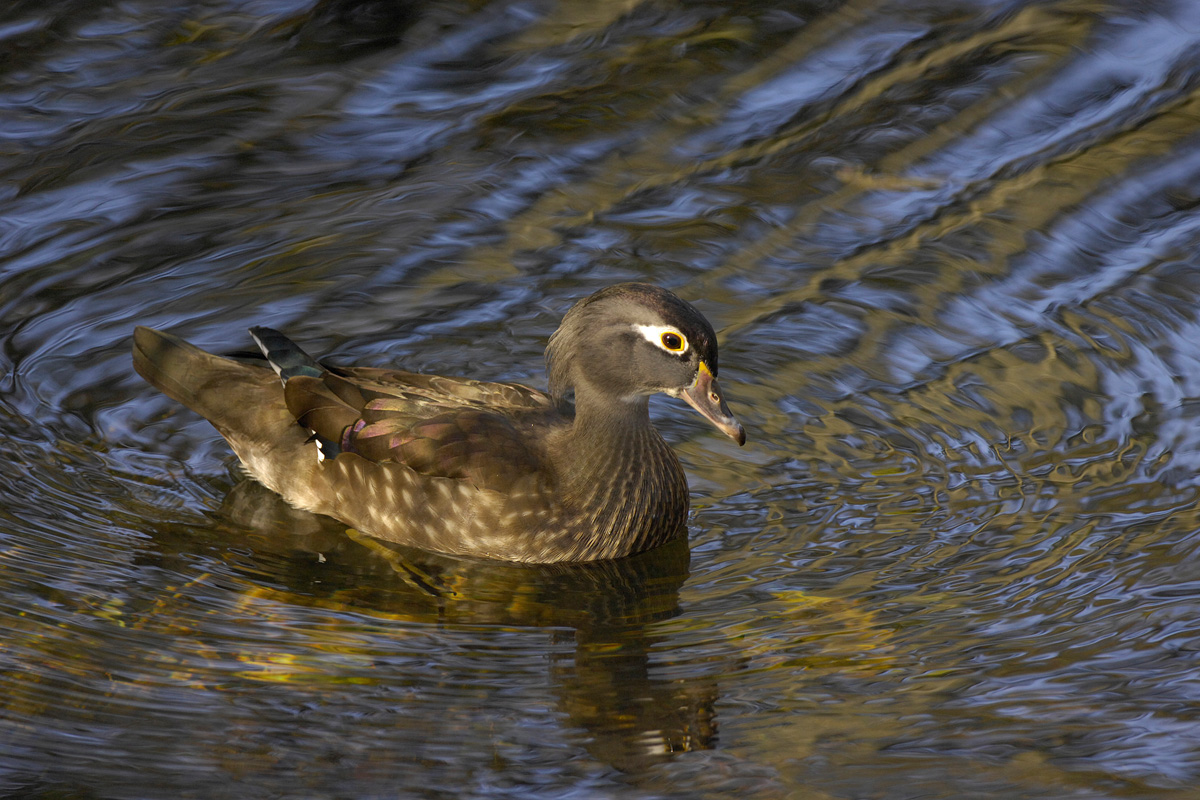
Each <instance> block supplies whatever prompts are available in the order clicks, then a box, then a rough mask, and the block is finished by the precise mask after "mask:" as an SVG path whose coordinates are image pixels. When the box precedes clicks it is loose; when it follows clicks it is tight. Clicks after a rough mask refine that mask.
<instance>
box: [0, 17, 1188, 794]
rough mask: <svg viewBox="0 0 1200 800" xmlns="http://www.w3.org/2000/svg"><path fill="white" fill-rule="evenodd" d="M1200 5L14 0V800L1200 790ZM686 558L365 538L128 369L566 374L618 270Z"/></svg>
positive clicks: (6, 231)
mask: <svg viewBox="0 0 1200 800" xmlns="http://www.w3.org/2000/svg"><path fill="white" fill-rule="evenodd" d="M1198 119H1200V6H1197V5H1196V4H1194V3H1190V2H1186V0H1177V2H1156V3H1132V2H1127V3H1108V4H1105V3H1097V2H1090V1H1089V2H1078V1H1071V0H1060V1H1059V2H1042V3H1019V2H987V1H986V0H978V1H977V2H950V1H949V0H931V2H928V3H924V4H913V3H903V2H882V1H880V2H870V1H869V0H860V1H859V2H796V3H744V4H736V3H727V4H723V5H722V4H703V3H687V4H680V3H673V2H642V3H633V2H630V3H608V4H595V3H575V2H570V1H569V0H564V1H563V2H559V3H553V2H542V3H538V2H508V3H505V2H493V3H484V2H458V3H453V2H428V3H423V4H422V3H412V4H408V5H405V6H404V7H403V8H401V9H399V10H397V9H394V8H392V7H391V5H390V4H386V3H379V4H369V3H366V4H353V3H348V2H319V3H313V2H311V1H309V2H305V1H304V0H295V2H284V1H283V0H278V1H275V0H261V1H259V2H254V1H253V0H252V1H250V2H242V3H235V2H230V1H229V0H211V1H210V2H204V3H190V4H189V3H176V4H173V5H172V4H164V3H161V2H149V1H148V0H140V1H139V0H133V1H131V2H122V3H114V2H69V1H63V2H50V3H45V2H43V3H27V2H17V3H10V4H9V5H8V6H6V8H5V9H4V10H3V11H0V342H2V344H3V348H2V350H0V365H2V366H3V378H2V380H0V436H2V437H3V442H4V446H3V456H4V457H3V459H0V564H2V568H0V794H3V795H4V796H13V797H35V798H47V799H48V798H66V797H71V798H158V797H205V798H211V797H238V798H247V797H276V798H278V797H289V798H290V797H296V798H301V797H304V798H309V797H358V798H365V797H389V798H390V797H447V798H465V797H471V798H501V797H521V798H529V797H545V798H594V797H614V798H615V797H621V798H659V797H678V798H684V797H686V798H724V797H730V796H736V797H741V798H746V800H750V799H751V798H754V799H756V800H757V799H758V798H792V797H802V798H873V799H874V798H879V799H881V800H892V799H893V798H896V799H899V798H917V797H921V798H930V797H936V798H955V799H956V800H958V799H960V798H996V797H1004V798H1055V799H1056V800H1058V799H1059V798H1088V800H1092V799H1093V798H1142V797H1147V798H1159V797H1164V798H1169V797H1181V798H1183V797H1194V796H1195V789H1194V787H1195V785H1196V784H1197V782H1198V781H1200V724H1197V722H1198V720H1197V710H1196V709H1197V708H1200V705H1198V701H1200V679H1198V678H1197V675H1200V670H1198V661H1200V623H1197V622H1196V620H1197V619H1200V567H1197V566H1196V565H1197V564H1200V557H1198V556H1200V552H1198V551H1200V519H1198V518H1197V511H1196V500H1197V493H1198V487H1197V479H1196V473H1197V471H1198V468H1200V433H1198V432H1200V424H1198V423H1200V419H1198V417H1200V403H1198V402H1197V398H1200V355H1198V352H1200V351H1198V350H1197V348H1196V346H1195V342H1196V341H1197V340H1198V339H1200V319H1198V312H1197V309H1200V273H1198V272H1197V270H1196V267H1195V253H1196V251H1197V246H1198V245H1200V216H1197V214H1196V213H1195V209H1196V206H1197V204H1198V202H1200V201H1198V199H1197V197H1198V195H1197V190H1196V187H1197V186H1198V185H1200V127H1198V125H1197V120H1198ZM628 279H641V280H651V281H654V282H658V283H661V284H663V285H667V286H669V287H672V288H674V289H676V290H677V291H678V292H680V293H681V294H682V295H684V296H685V297H687V298H689V299H692V300H693V301H695V302H696V304H697V305H698V306H699V307H700V308H701V309H702V310H703V311H704V312H705V313H706V314H707V315H708V316H709V318H710V319H711V320H712V322H713V323H714V326H715V327H716V328H717V329H718V331H720V332H721V337H722V351H721V382H722V385H723V386H724V388H725V390H726V392H727V394H728V395H729V397H730V401H731V405H732V406H733V408H734V411H735V413H737V414H738V416H739V417H740V419H741V420H742V422H743V423H744V424H746V427H747V432H748V434H749V439H750V443H749V444H748V445H747V447H746V448H744V449H738V448H737V447H736V446H735V445H734V444H732V443H731V442H729V441H728V440H726V439H725V438H724V437H722V436H721V434H720V433H718V432H716V431H714V430H712V429H711V428H710V427H709V426H707V425H705V424H704V423H703V421H702V420H700V419H699V418H698V417H696V416H695V415H694V414H692V413H691V412H690V411H689V410H688V409H686V407H684V406H682V404H679V403H676V402H674V401H669V400H659V401H656V403H655V406H654V414H655V417H656V420H657V422H658V425H659V427H660V429H661V430H662V431H663V432H664V434H665V435H666V436H667V437H668V439H670V441H671V442H672V443H673V444H675V446H676V448H677V450H678V452H679V453H680V455H681V458H682V459H683V461H684V463H685V466H686V468H687V470H688V474H689V478H690V480H691V481H692V485H693V506H694V511H695V513H694V516H693V518H692V520H691V525H690V540H689V542H688V544H689V547H677V548H669V549H667V550H664V551H661V552H655V553H649V554H646V555H644V556H641V557H639V558H636V559H631V560H629V561H626V562H620V563H616V564H608V565H594V566H589V567H576V568H556V569H538V568H527V567H524V568H523V567H516V566H510V565H488V564H480V563H474V562H461V561H455V560H452V559H443V558H437V557H434V556H429V555H425V554H420V553H415V552H406V551H400V550H394V549H388V548H384V547H382V546H380V545H379V544H378V543H375V542H372V541H371V540H369V539H362V538H361V537H360V538H355V537H351V536H347V535H346V533H345V532H344V531H343V530H342V529H341V528H339V527H338V526H337V525H336V524H335V523H332V522H330V521H328V520H322V519H317V518H314V517H310V516H306V515H302V514H296V513H293V512H290V511H289V510H288V509H286V508H285V507H282V506H281V505H280V504H279V503H277V502H276V501H275V500H274V499H273V498H272V497H271V496H270V495H267V494H264V493H263V492H262V491H261V490H259V489H257V488H256V487H254V486H253V485H248V484H244V483H242V482H241V480H240V478H239V476H238V473H237V470H236V468H235V466H234V464H233V461H232V456H231V455H230V453H229V451H228V449H227V448H226V447H225V445H224V444H223V443H222V442H221V440H220V439H219V437H217V435H216V434H215V433H214V432H213V431H212V429H211V428H210V427H209V426H208V425H207V424H206V423H204V422H202V421H200V420H198V419H197V418H196V417H194V416H193V415H191V414H190V413H188V412H186V411H184V410H182V409H180V408H178V407H177V406H176V405H175V404H173V403H171V402H170V401H168V400H166V399H165V398H163V397H161V396H159V395H158V394H157V393H155V392H154V391H153V390H152V389H150V388H149V387H148V386H146V385H145V384H143V383H142V382H141V381H140V380H139V379H138V378H137V377H136V376H135V375H134V374H133V372H132V369H131V367H130V363H129V355H128V353H129V337H130V334H131V331H132V328H133V326H134V325H136V324H147V325H152V326H155V327H162V328H167V329H170V330H172V331H174V332H177V333H180V334H182V335H184V336H186V337H187V338H189V339H192V340H193V341H196V342H197V343H198V344H201V345H203V346H206V347H208V348H212V349H216V350H218V351H234V350H240V349H245V348H246V347H247V346H248V345H249V344H250V341H249V338H248V336H247V334H246V333H245V329H246V328H247V327H248V326H249V325H252V324H266V325H271V326H273V327H277V328H280V329H283V330H285V331H287V332H288V333H289V335H291V336H293V337H294V338H295V339H296V340H298V341H301V342H303V343H304V344H305V345H306V346H308V347H309V348H310V349H311V350H312V351H313V352H315V353H318V354H322V355H330V356H332V357H333V358H334V359H335V360H337V361H340V362H342V363H362V364H376V365H385V364H398V365H403V366H405V367H406V368H409V369H418V370H427V371H438V372H444V373H447V374H461V375H471V376H477V377H486V378H496V379H505V380H515V381H523V382H529V383H531V384H534V385H543V381H544V375H543V371H542V361H541V357H542V349H543V347H544V345H545V340H546V338H547V336H548V335H549V334H550V332H551V331H552V330H553V329H554V327H555V325H556V324H557V321H558V319H559V317H560V316H561V314H562V313H563V312H564V311H565V310H566V308H568V307H569V305H570V304H571V302H573V301H574V300H575V299H577V298H579V297H581V296H584V295H586V294H588V293H590V292H592V291H594V290H596V289H598V288H600V287H602V286H604V285H608V284H610V283H614V282H617V281H620V280H628Z"/></svg>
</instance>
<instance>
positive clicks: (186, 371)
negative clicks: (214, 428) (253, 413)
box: [133, 326, 271, 420]
mask: <svg viewBox="0 0 1200 800" xmlns="http://www.w3.org/2000/svg"><path fill="white" fill-rule="evenodd" d="M133 368H134V369H135V370H137V373H138V374H139V375H141V376H142V377H143V378H145V379H146V381H147V382H148V383H149V384H150V385H152V386H154V387H155V388H157V389H158V390H159V391H160V392H162V393H163V394H165V395H166V396H167V397H170V398H171V399H173V400H176V401H178V402H180V403H183V404H184V405H185V406H187V407H188V408H190V409H192V410H193V411H195V412H196V413H197V414H200V415H201V416H202V417H205V418H207V419H209V420H214V419H217V418H220V417H222V416H230V414H229V407H231V406H236V405H237V404H236V403H235V402H231V398H230V395H231V394H236V393H237V391H238V389H239V387H240V385H241V384H243V383H246V382H247V380H250V381H251V382H253V381H254V377H253V376H255V375H270V374H271V373H269V372H267V371H266V370H264V369H262V368H261V367H253V366H250V365H247V364H241V363H238V362H237V361H231V360H230V359H228V358H222V357H221V356H217V355H213V354H212V353H207V352H205V351H203V350H201V349H200V348H199V347H196V346H195V345H193V344H190V343H189V342H185V341H184V340H183V339H180V338H179V337H178V336H174V335H172V334H169V333H164V332H163V331H156V330H154V329H153V328H146V327H142V326H138V327H137V328H136V329H135V330H134V332H133Z"/></svg>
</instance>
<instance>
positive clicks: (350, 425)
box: [284, 368, 557, 491]
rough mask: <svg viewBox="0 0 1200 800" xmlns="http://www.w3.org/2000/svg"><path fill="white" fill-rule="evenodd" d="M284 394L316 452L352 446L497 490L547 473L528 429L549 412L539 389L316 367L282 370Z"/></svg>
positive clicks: (534, 429)
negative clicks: (308, 371) (302, 371)
mask: <svg viewBox="0 0 1200 800" xmlns="http://www.w3.org/2000/svg"><path fill="white" fill-rule="evenodd" d="M284 398H285V401H286V403H287V407H288V410H289V411H290V412H291V413H292V415H293V416H295V418H296V421H297V422H298V423H300V424H301V425H303V426H304V427H305V428H307V429H308V430H309V431H311V432H312V434H313V437H314V439H315V440H316V441H317V443H318V446H319V447H320V450H321V453H322V455H323V456H324V457H326V458H328V457H334V458H336V457H337V456H338V455H339V454H341V453H354V454H356V455H359V456H361V457H363V458H365V459H368V460H370V461H373V462H375V463H387V462H394V463H398V464H403V465H405V466H407V467H408V468H410V469H412V470H414V471H416V472H418V473H420V474H422V475H426V476H429V477H438V478H454V479H460V480H466V481H470V482H471V483H472V484H474V485H475V486H476V487H478V488H481V489H493V490H497V491H507V490H509V489H511V488H512V487H513V486H514V485H516V484H517V483H518V482H519V481H523V480H525V479H526V478H528V477H529V476H531V475H537V474H538V473H541V474H543V475H544V476H545V477H549V461H548V458H547V456H546V453H545V451H544V449H543V447H542V446H541V445H540V443H539V437H538V436H537V433H538V432H539V431H544V430H545V429H546V428H547V427H548V426H549V425H550V424H552V422H553V420H554V418H555V417H556V415H557V411H556V408H555V405H554V402H553V401H552V400H551V398H550V397H549V396H548V395H546V394H544V393H542V392H539V391H537V390H535V389H530V388H529V387H526V386H521V385H519V384H507V383H488V382H483V381H473V380H467V379H457V378H446V377H441V376H434V375H422V374H419V373H412V372H405V371H403V370H383V369H371V368H350V369H341V368H326V369H325V371H324V372H322V373H321V374H320V375H297V376H294V377H290V378H288V379H287V380H286V381H285V383H284Z"/></svg>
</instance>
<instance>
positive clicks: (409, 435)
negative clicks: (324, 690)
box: [134, 284, 745, 562]
mask: <svg viewBox="0 0 1200 800" xmlns="http://www.w3.org/2000/svg"><path fill="white" fill-rule="evenodd" d="M251 332H252V333H253V334H254V337H255V339H256V340H257V341H258V343H259V345H260V347H261V348H262V350H263V352H264V354H265V355H266V356H267V358H268V362H269V363H270V365H271V367H272V368H273V370H274V371H272V370H271V369H267V368H266V367H260V366H256V365H253V364H247V363H244V362H239V361H233V360H230V359H226V358H221V357H219V356H215V355H212V354H211V353H206V352H204V351H202V350H200V349H198V348H196V347H194V346H192V345H190V344H188V343H187V342H185V341H183V340H182V339H179V338H177V337H175V336H172V335H170V334H166V333H162V332H159V331H154V330H151V329H149V328H138V329H137V331H136V332H135V335H134V366H135V368H136V369H137V371H138V372H139V373H140V374H141V375H142V376H143V377H144V378H146V380H147V381H149V382H150V383H152V384H153V385H155V386H156V387H158V388H159V389H160V390H162V391H163V392H164V393H165V394H167V395H169V396H170V397H172V398H174V399H176V400H178V401H179V402H181V403H183V404H184V405H186V406H188V407H189V408H192V409H193V410H194V411H196V412H197V413H199V414H201V415H202V416H204V417H205V418H207V419H208V420H209V421H210V422H212V424H213V425H214V426H215V427H216V428H217V430H218V431H219V432H220V433H221V435H222V436H224V437H225V438H226V439H227V440H228V441H229V443H230V445H231V446H232V448H233V450H234V452H235V453H236V454H237V456H238V458H239V459H241V461H242V464H243V465H244V467H245V468H246V470H247V472H249V473H250V474H251V475H252V476H253V477H255V478H256V479H258V480H259V481H261V482H262V483H263V484H265V485H266V486H267V487H269V488H270V489H272V490H273V491H275V492H278V493H279V494H280V495H282V496H283V497H284V498H285V499H286V500H288V502H290V503H291V504H292V505H295V506H297V507H299V508H304V509H307V510H310V511H314V512H316V513H321V514H327V515H329V516H332V517H335V518H337V519H339V520H341V521H342V522H344V523H346V524H347V525H350V526H352V527H354V528H357V529H359V530H361V531H364V532H366V533H369V534H371V535H373V536H377V537H379V538H382V539H388V540H392V541H396V542H401V543H403V544H407V545H413V546H417V547H423V548H426V549H430V550H437V551H441V552H446V553H454V554H460V555H472V556H482V557H489V558H500V559H508V560H515V561H529V562H551V561H589V560H596V559H603V558H618V557H621V556H625V555H629V554H631V553H635V552H639V551H642V550H646V549H649V548H651V547H654V546H656V545H659V544H662V543H664V542H666V541H668V540H669V539H671V538H672V537H674V536H677V535H680V534H681V533H682V532H683V531H684V527H685V525H684V523H685V518H686V514H687V508H688V492H687V482H686V480H685V478H684V475H683V470H682V468H681V467H680V465H679V462H678V460H677V459H676V458H675V455H674V453H673V452H672V451H671V449H670V447H668V446H667V444H666V442H664V441H663V439H662V437H661V436H659V434H658V432H657V431H656V430H655V429H654V427H653V426H652V425H651V424H650V419H649V414H648V402H647V401H648V398H649V396H650V395H651V394H653V393H656V392H665V393H667V394H671V395H673V396H677V397H682V398H683V399H685V400H687V402H688V403H689V404H691V405H692V406H693V407H694V408H696V409H697V410H698V411H699V412H700V413H701V414H703V415H704V416H705V417H707V418H708V419H709V420H710V421H712V422H713V424H715V425H716V426H717V427H718V428H720V429H721V430H722V431H724V432H725V433H727V434H728V435H729V436H731V437H733V438H734V439H735V440H737V441H738V442H739V444H740V443H741V442H743V441H744V439H745V435H744V433H742V429H741V426H739V425H738V424H737V422H736V421H735V420H734V419H733V417H732V415H731V414H730V413H729V409H728V407H727V406H726V405H725V402H724V400H723V399H722V397H721V395H720V390H719V388H718V386H717V383H716V372H717V352H716V338H715V335H714V334H713V331H712V327H711V326H710V325H709V324H708V322H707V321H706V320H705V319H704V318H703V317H702V316H701V315H700V314H699V312H697V311H696V310H695V309H694V308H692V307H691V306H690V305H688V304H687V303H685V302H683V301H682V300H680V299H679V298H677V297H676V296H675V295H673V294H671V293H670V292H667V291H666V290H664V289H660V288H658V287H654V286H649V285H646V284H621V285H619V286H614V287H610V288H608V289H605V290H602V291H600V292H597V293H596V294H594V295H592V296H591V297H589V298H586V299H584V300H582V301H580V302H579V303H577V304H576V305H575V306H574V307H573V308H572V309H571V311H569V312H568V313H567V315H566V317H565V318H564V319H563V322H562V325H561V326H560V327H559V329H558V331H556V332H555V334H554V336H553V337H551V341H550V346H549V347H548V348H547V354H546V355H547V366H548V371H549V374H550V382H551V388H552V390H553V394H546V393H543V392H539V391H537V390H535V389H530V388H528V387H525V386H520V385H517V384H505V383H486V382H481V381H474V380H468V379H463V378H447V377H441V376H432V375H421V374H417V373H412V372H404V371H401V370H386V369H372V368H364V367H359V368H337V367H326V366H323V365H321V364H319V363H318V362H316V361H315V360H313V359H312V358H311V357H309V356H308V355H307V354H305V353H304V352H303V351H302V350H300V349H299V348H298V347H296V346H295V345H294V344H293V343H292V342H290V341H289V340H288V339H286V338H285V337H284V336H283V335H282V334H279V333H277V332H275V331H272V330H270V329H267V328H254V329H252V331H251ZM572 391H573V392H574V404H572V403H571V402H570V400H569V399H568V397H567V394H568V393H569V392H572Z"/></svg>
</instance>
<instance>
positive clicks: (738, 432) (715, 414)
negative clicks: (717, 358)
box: [679, 361, 746, 446]
mask: <svg viewBox="0 0 1200 800" xmlns="http://www.w3.org/2000/svg"><path fill="white" fill-rule="evenodd" d="M679 396H680V397H682V398H683V399H684V400H685V401H686V402H687V404H688V405H689V406H691V407H692V408H694V409H696V410H697V411H698V412H700V416H702V417H704V418H705V419H706V420H708V421H709V422H711V423H712V424H713V425H715V426H717V430H719V431H721V433H723V434H725V435H726V436H728V437H729V438H730V439H733V440H734V441H735V442H737V443H738V445H739V446H740V445H744V444H745V443H746V431H744V430H743V429H742V426H741V425H740V424H739V423H738V421H737V420H736V419H734V418H733V414H732V413H730V411H729V406H727V405H726V404H725V397H724V395H722V394H721V387H720V386H719V385H718V384H717V378H716V376H715V375H713V374H712V372H710V371H709V369H708V364H705V363H704V362H703V361H701V362H700V369H699V370H698V371H697V372H696V380H695V382H693V383H692V385H691V386H689V387H688V388H687V389H684V390H683V391H682V392H680V393H679Z"/></svg>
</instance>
